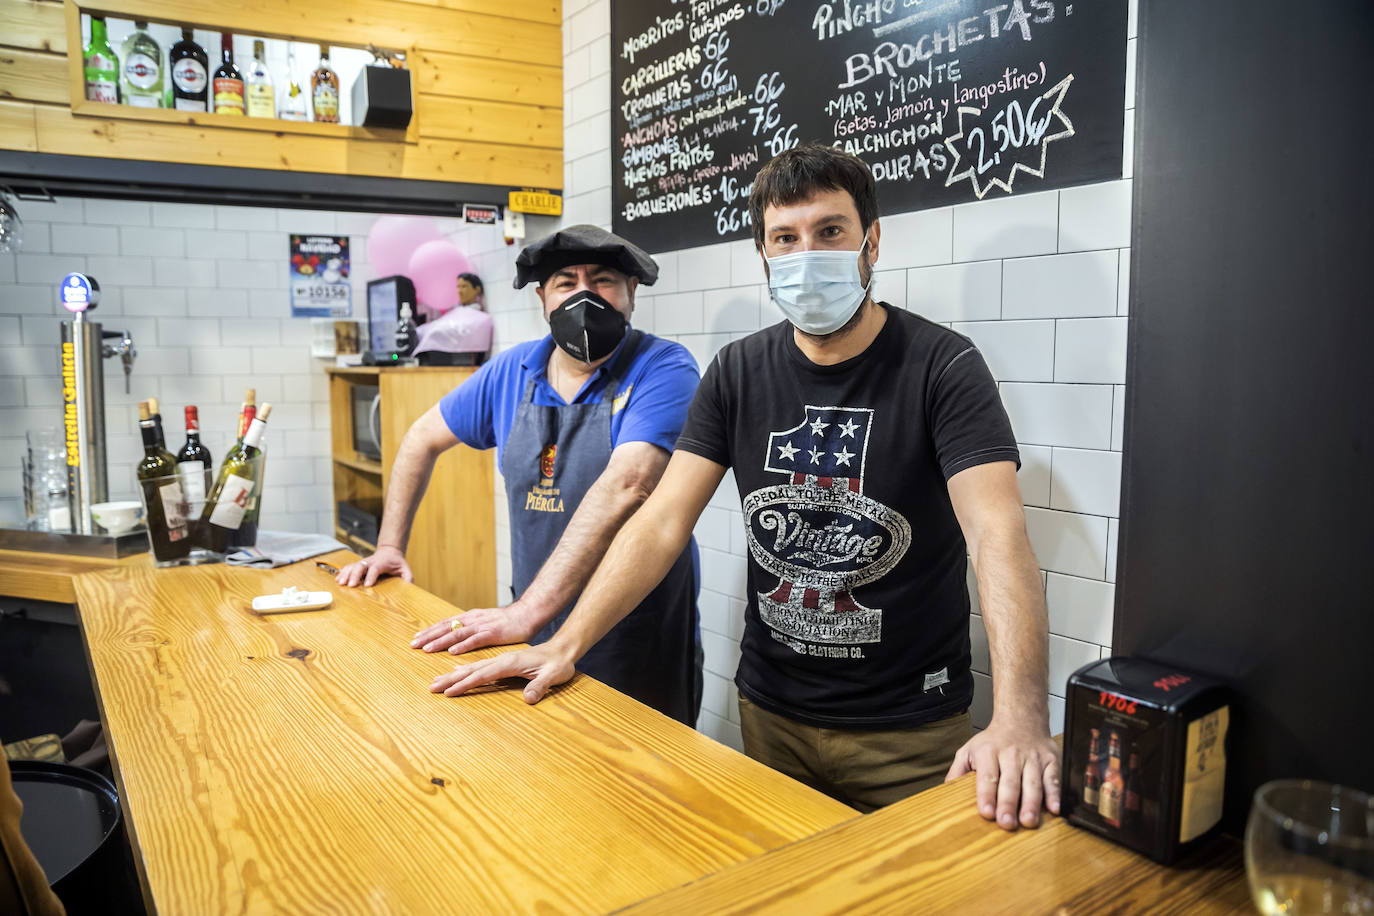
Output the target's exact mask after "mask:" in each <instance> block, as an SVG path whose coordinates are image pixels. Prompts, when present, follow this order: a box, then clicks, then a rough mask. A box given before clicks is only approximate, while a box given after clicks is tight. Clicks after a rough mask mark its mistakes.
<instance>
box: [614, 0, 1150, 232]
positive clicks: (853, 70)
mask: <svg viewBox="0 0 1374 916" xmlns="http://www.w3.org/2000/svg"><path fill="white" fill-rule="evenodd" d="M1126 3H1127V0H1077V2H1063V0H1010V2H999V0H805V2H804V0H612V5H611V20H612V26H611V31H612V35H611V57H612V74H611V78H612V97H613V105H612V112H611V139H612V159H613V161H614V163H615V164H614V166H613V167H612V181H613V188H612V196H613V209H614V215H613V222H614V229H615V231H616V232H618V233H622V234H624V235H625V236H626V237H627V238H630V239H633V240H634V241H635V242H637V243H638V244H640V245H642V246H644V247H645V248H647V249H649V250H650V251H667V250H671V249H675V248H689V247H693V246H696V245H706V244H710V243H712V242H719V241H725V240H729V239H739V238H747V237H749V235H750V233H751V229H750V226H749V212H748V198H749V190H750V187H751V186H752V182H753V179H754V175H755V174H756V173H757V172H758V170H759V167H760V166H761V165H763V163H765V162H767V161H768V159H770V158H771V157H772V156H774V155H776V154H777V153H780V152H782V151H783V150H786V149H790V148H792V147H794V146H796V145H797V144H799V143H803V142H809V141H818V142H821V143H826V144H832V145H834V146H837V147H840V148H842V149H845V150H848V151H850V152H852V153H855V154H857V155H859V156H861V157H863V159H864V161H865V162H867V163H868V164H869V166H870V167H871V168H872V169H873V175H874V178H875V179H877V182H878V200H879V205H880V207H881V209H882V212H883V213H902V212H906V211H911V210H920V209H925V208H928V207H939V206H947V205H949V204H955V203H963V202H966V201H974V200H989V199H993V198H997V197H1005V196H1007V195H1009V194H1027V193H1031V192H1034V191H1044V190H1049V189H1051V188H1062V187H1066V186H1069V185H1076V184H1086V183H1088V182H1094V181H1103V180H1106V179H1110V178H1119V177H1120V176H1121V163H1122V130H1123V126H1124V125H1123V120H1124V109H1125V84H1126ZM898 244H900V241H898Z"/></svg>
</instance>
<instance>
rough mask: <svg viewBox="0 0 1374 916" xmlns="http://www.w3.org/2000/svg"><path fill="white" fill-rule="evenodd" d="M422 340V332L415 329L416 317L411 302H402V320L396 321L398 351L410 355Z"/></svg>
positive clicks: (403, 354)
mask: <svg viewBox="0 0 1374 916" xmlns="http://www.w3.org/2000/svg"><path fill="white" fill-rule="evenodd" d="M419 342H420V332H419V331H417V330H415V319H414V316H413V315H412V314H411V312H410V303H409V302H402V303H401V320H400V321H398V322H397V323H396V352H397V353H400V354H401V355H402V356H409V355H410V354H411V352H413V351H414V349H415V347H416V345H417V344H419Z"/></svg>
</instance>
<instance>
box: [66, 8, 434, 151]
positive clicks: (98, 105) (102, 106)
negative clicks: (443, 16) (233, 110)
mask: <svg viewBox="0 0 1374 916" xmlns="http://www.w3.org/2000/svg"><path fill="white" fill-rule="evenodd" d="M64 9H65V12H66V20H67V22H66V24H67V47H68V48H80V47H81V41H82V30H81V16H82V14H83V13H84V14H88V15H97V16H99V15H106V14H105V13H103V12H102V11H100V10H93V9H91V8H86V7H81V6H78V5H77V4H76V3H75V2H73V0H67V2H66V4H65V6H64ZM140 18H141V19H142V20H143V21H146V22H150V23H157V24H159V25H168V26H174V27H177V28H188V29H210V28H211V27H210V26H207V25H204V24H201V23H193V22H187V21H185V20H184V19H180V18H178V19H161V18H158V17H156V16H149V17H146V18H144V17H140ZM247 31H249V32H251V34H252V37H253V38H262V39H269V40H277V41H296V42H303V43H306V44H315V45H318V44H325V42H323V41H320V40H318V39H315V38H310V37H302V36H300V35H282V34H267V33H264V32H262V31H261V30H258V29H250V30H247ZM333 47H347V45H336V46H333ZM206 51H207V53H208V52H209V49H208V48H207V49H206ZM413 56H414V49H413V48H408V49H406V57H407V59H409V58H411V57H413ZM213 61H214V57H213V56H212V57H211V62H213ZM67 75H68V78H69V80H70V84H71V85H70V91H71V100H72V101H71V109H72V114H73V115H76V116H78V117H87V118H120V119H124V120H131V121H156V122H158V123H161V124H188V125H192V126H201V127H212V128H228V129H230V130H253V131H262V132H266V133H272V134H276V135H278V136H281V135H284V134H305V135H309V136H315V137H342V138H346V139H351V140H378V141H384V142H388V143H409V144H415V143H418V142H419V141H420V127H419V122H418V120H417V119H416V118H415V117H413V116H412V117H411V119H410V125H409V126H408V127H406V128H405V129H404V130H401V129H387V128H375V127H354V126H351V125H348V124H328V123H324V122H321V121H291V120H287V119H285V118H251V117H248V116H247V115H233V114H218V113H216V112H212V111H211V112H206V111H178V110H176V109H174V108H139V107H136V106H134V105H129V104H126V103H121V104H111V103H108V102H92V101H90V100H88V99H87V98H86V76H85V71H84V68H83V64H82V59H81V55H80V54H68V55H67ZM340 91H341V92H342V91H344V90H343V88H342V87H340Z"/></svg>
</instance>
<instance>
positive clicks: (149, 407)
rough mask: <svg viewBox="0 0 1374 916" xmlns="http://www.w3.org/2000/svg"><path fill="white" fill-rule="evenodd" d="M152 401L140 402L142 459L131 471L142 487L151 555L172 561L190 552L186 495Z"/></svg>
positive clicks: (139, 423)
mask: <svg viewBox="0 0 1374 916" xmlns="http://www.w3.org/2000/svg"><path fill="white" fill-rule="evenodd" d="M155 415H156V404H155V403H154V404H150V403H149V402H148V401H140V402H139V404H138V430H139V433H140V434H141V435H142V437H143V459H142V460H141V461H139V463H138V466H137V468H136V469H135V472H136V473H137V475H138V480H139V486H140V487H142V489H143V505H144V509H145V511H146V516H147V523H148V537H149V539H150V540H151V542H152V547H153V557H154V558H155V559H157V560H176V559H180V558H182V557H185V556H188V555H189V554H190V553H191V538H190V537H189V536H188V535H189V534H190V527H189V525H188V523H187V519H186V496H185V494H184V493H183V491H182V489H181V481H180V480H179V479H178V477H177V463H176V459H175V458H173V457H172V453H171V452H169V451H167V446H166V443H165V442H164V441H163V438H162V431H161V427H160V426H159V424H158V422H157V421H156V420H154V419H153V418H154V416H155Z"/></svg>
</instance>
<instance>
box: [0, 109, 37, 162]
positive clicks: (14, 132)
mask: <svg viewBox="0 0 1374 916" xmlns="http://www.w3.org/2000/svg"><path fill="white" fill-rule="evenodd" d="M0 138H3V142H0V146H3V147H4V148H5V149H14V150H22V151H23V152H26V153H36V152H38V132H37V130H35V128H34V123H33V106H32V105H27V104H24V103H22V102H3V101H0Z"/></svg>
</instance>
